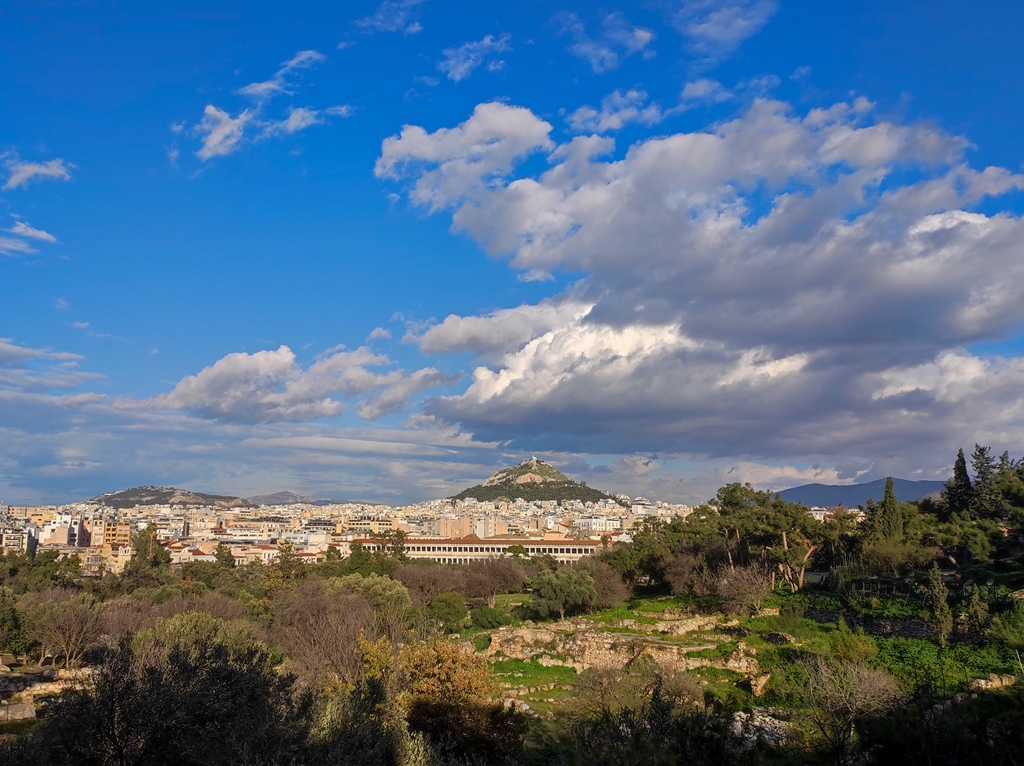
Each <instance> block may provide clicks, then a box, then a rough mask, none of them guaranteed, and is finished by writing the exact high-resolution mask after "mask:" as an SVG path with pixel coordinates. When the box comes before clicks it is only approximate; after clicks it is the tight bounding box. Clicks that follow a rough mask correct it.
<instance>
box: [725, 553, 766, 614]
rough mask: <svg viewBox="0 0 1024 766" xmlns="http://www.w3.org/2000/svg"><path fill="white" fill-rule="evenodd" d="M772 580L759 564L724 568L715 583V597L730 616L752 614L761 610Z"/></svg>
mask: <svg viewBox="0 0 1024 766" xmlns="http://www.w3.org/2000/svg"><path fill="white" fill-rule="evenodd" d="M770 585H771V578H770V576H769V574H768V573H767V572H766V571H765V569H764V567H762V566H760V565H758V564H751V565H749V566H742V567H736V568H735V569H729V568H727V567H725V568H722V569H721V570H719V572H718V577H717V578H716V580H715V582H714V595H715V597H716V598H717V599H718V601H719V603H721V605H722V609H723V610H724V611H725V612H727V613H729V614H750V613H752V612H756V611H757V610H758V609H760V608H761V602H762V601H764V598H765V596H767V595H768V590H769V587H770Z"/></svg>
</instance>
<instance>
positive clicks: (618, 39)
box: [556, 13, 654, 74]
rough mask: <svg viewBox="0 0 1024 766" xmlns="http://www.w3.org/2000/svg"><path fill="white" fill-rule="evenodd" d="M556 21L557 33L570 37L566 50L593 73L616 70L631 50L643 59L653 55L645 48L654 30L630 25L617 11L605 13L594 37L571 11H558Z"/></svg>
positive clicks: (651, 39) (652, 37)
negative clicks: (558, 28)
mask: <svg viewBox="0 0 1024 766" xmlns="http://www.w3.org/2000/svg"><path fill="white" fill-rule="evenodd" d="M556 20H557V21H558V22H559V24H560V26H561V33H562V34H566V35H568V36H569V37H570V38H571V39H572V44H571V45H570V46H569V52H570V53H572V55H574V56H576V57H577V58H580V59H583V60H584V61H586V62H587V63H588V64H590V68H591V69H593V70H594V72H595V73H597V74H601V73H603V72H610V71H612V70H613V69H618V68H619V66H620V65H621V64H622V60H623V59H624V58H626V57H627V56H631V55H633V54H635V53H642V54H643V56H644V58H649V57H651V56H653V55H654V51H653V49H651V48H650V47H649V46H650V44H651V43H652V42H653V41H654V33H653V32H652V31H651V30H649V29H645V28H643V27H637V26H634V25H633V24H630V23H629V21H628V20H627V19H626V18H625V17H624V16H623V15H622V14H620V13H612V14H608V15H607V16H605V17H604V18H603V19H602V22H601V32H600V33H599V34H598V35H597V36H596V37H592V36H591V35H589V34H588V33H587V30H586V26H585V25H584V23H583V20H582V19H581V18H580V17H579V16H578V15H577V14H575V13H562V14H560V15H559V16H558V17H557V19H556Z"/></svg>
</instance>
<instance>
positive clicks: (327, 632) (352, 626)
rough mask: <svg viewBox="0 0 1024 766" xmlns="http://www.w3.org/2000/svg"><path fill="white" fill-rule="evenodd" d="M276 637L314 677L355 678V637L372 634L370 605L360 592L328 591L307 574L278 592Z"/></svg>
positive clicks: (316, 679) (357, 659) (315, 680)
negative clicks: (293, 586) (290, 587)
mask: <svg viewBox="0 0 1024 766" xmlns="http://www.w3.org/2000/svg"><path fill="white" fill-rule="evenodd" d="M274 618H275V627H274V637H275V639H276V642H277V643H279V644H281V645H282V648H284V649H285V651H286V652H287V653H288V655H289V657H290V658H292V659H293V660H294V661H295V662H296V663H297V664H298V665H299V666H300V668H301V670H302V675H303V677H305V678H306V679H307V680H309V681H311V682H313V683H319V682H321V681H324V680H326V679H328V678H333V679H335V680H338V681H342V682H351V681H353V680H355V678H356V675H357V673H358V671H359V667H360V664H361V663H360V657H359V652H358V640H359V636H360V635H368V636H369V635H372V634H373V632H374V631H373V625H374V611H373V608H372V607H371V606H370V604H369V602H367V600H366V599H365V598H363V597H362V596H359V595H357V594H354V593H348V592H346V591H343V590H337V591H333V592H330V591H327V590H326V589H325V588H324V586H323V584H322V582H320V581H319V580H313V579H307V580H305V581H303V582H302V583H301V584H300V585H299V586H298V587H297V588H295V589H294V590H288V591H283V592H282V593H281V594H280V597H279V600H278V602H277V603H276V604H275V610H274Z"/></svg>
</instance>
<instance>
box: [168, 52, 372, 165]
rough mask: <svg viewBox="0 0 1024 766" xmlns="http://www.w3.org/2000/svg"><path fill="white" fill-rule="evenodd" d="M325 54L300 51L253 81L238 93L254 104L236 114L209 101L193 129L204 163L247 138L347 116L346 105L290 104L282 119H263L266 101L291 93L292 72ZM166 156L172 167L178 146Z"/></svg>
mask: <svg viewBox="0 0 1024 766" xmlns="http://www.w3.org/2000/svg"><path fill="white" fill-rule="evenodd" d="M326 60H327V57H326V56H324V55H323V54H322V53H319V52H317V51H314V50H305V51H299V52H298V53H296V54H295V55H294V56H292V57H291V58H290V59H288V61H285V62H284V63H283V64H281V66H280V68H279V69H278V70H277V72H275V73H274V76H273V77H271V78H270V79H269V80H265V81H263V82H254V83H251V84H249V85H247V86H245V87H244V88H241V89H240V90H239V91H238V92H239V93H240V94H242V95H245V96H249V97H250V98H252V99H253V100H254V101H255V102H256V103H255V105H254V106H253V107H251V108H249V109H245V110H243V111H242V112H240V113H239V114H238V115H237V116H235V117H232V116H231V114H230V113H229V112H228V111H226V110H223V109H220V108H218V107H216V106H214V105H212V104H208V105H207V107H206V110H205V112H204V114H203V119H202V121H201V122H200V123H199V124H198V125H196V126H195V129H194V130H195V132H196V133H197V134H198V135H199V136H201V137H202V141H203V145H202V146H201V147H200V149H199V150H198V151H197V152H196V153H195V154H196V156H197V157H198V158H199V159H200V160H202V161H203V162H206V161H208V160H210V159H213V158H214V157H223V156H225V155H228V154H233V153H234V152H236V151H238V150H239V149H241V148H242V147H243V146H244V145H245V144H246V143H247V139H249V140H250V141H251V140H252V139H257V140H258V139H265V138H272V137H281V136H290V135H294V134H296V133H299V132H301V131H303V130H305V129H306V128H309V127H312V126H314V125H323V124H325V123H326V122H327V121H328V120H327V118H328V117H348V116H349V115H350V114H351V113H352V108H351V107H349V106H346V105H338V106H331V107H327V108H324V109H315V108H312V107H295V106H292V107H289V108H288V110H287V112H286V115H285V116H284V117H283V118H281V119H266V118H264V116H263V115H264V113H265V112H266V110H267V104H268V102H269V101H270V100H271V99H273V98H274V97H275V96H278V95H281V94H291V93H293V92H294V83H293V79H294V78H293V75H295V73H297V72H299V71H301V70H304V69H309V68H310V67H313V66H315V65H317V64H320V63H323V62H324V61H326ZM168 159H169V160H170V162H171V165H172V166H174V165H175V164H176V162H177V159H178V149H177V146H173V147H171V149H170V150H169V151H168Z"/></svg>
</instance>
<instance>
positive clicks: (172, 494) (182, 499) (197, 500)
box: [91, 487, 253, 508]
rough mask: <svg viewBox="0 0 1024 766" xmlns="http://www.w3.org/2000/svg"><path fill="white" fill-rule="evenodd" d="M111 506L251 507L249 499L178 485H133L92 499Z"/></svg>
mask: <svg viewBox="0 0 1024 766" xmlns="http://www.w3.org/2000/svg"><path fill="white" fill-rule="evenodd" d="M91 502H93V503H99V504H101V505H106V506H109V507H111V508H134V507H135V506H136V505H208V506H212V507H214V508H249V507H251V506H252V505H253V503H252V502H250V501H249V500H245V499H243V498H241V497H234V496H232V495H207V494H204V493H202V492H192V491H190V490H187V489H178V488H177V487H132V488H131V489H122V490H118V491H117V492H108V493H106V494H103V495H99V496H97V497H94V498H93V499H92V501H91Z"/></svg>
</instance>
